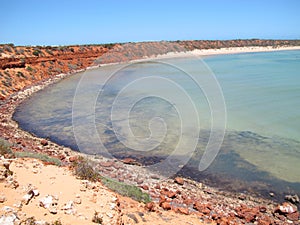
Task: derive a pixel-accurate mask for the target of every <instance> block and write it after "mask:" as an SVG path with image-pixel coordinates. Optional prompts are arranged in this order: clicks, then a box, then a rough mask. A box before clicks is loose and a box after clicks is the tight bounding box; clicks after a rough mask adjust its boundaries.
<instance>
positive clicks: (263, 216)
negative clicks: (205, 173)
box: [0, 46, 300, 224]
mask: <svg viewBox="0 0 300 225" xmlns="http://www.w3.org/2000/svg"><path fill="white" fill-rule="evenodd" d="M281 50H300V46H293V47H288V46H287V47H278V48H273V47H272V46H267V47H256V46H254V47H233V48H221V49H205V50H193V51H187V52H169V53H167V54H161V55H155V56H150V57H144V58H142V59H136V60H132V62H136V61H143V60H151V59H164V58H174V57H189V56H198V57H203V56H212V55H220V54H237V53H250V52H269V51H281ZM105 65H110V64H109V63H107V64H105ZM100 66H104V65H103V64H101V65H100ZM80 71H82V70H80ZM74 72H75V73H76V72H78V71H75V70H74V71H73V73H74ZM73 73H69V74H59V75H56V76H52V77H51V78H50V79H48V80H45V81H43V82H40V83H38V84H35V83H32V84H31V85H30V86H29V87H27V88H25V89H23V90H21V91H18V92H16V93H15V94H13V95H11V96H10V97H9V98H8V99H6V100H4V101H3V102H2V103H1V105H0V120H1V123H0V131H1V136H2V137H3V138H5V139H6V140H7V141H9V142H10V143H13V144H14V145H13V147H12V150H14V151H20V152H22V151H31V152H36V153H38V152H42V153H46V154H48V155H50V156H51V157H55V158H58V159H60V160H61V161H62V162H64V164H65V165H68V164H69V163H70V161H72V160H73V159H74V158H73V157H74V156H77V155H78V154H79V153H77V152H74V151H72V150H71V149H69V148H66V147H64V146H59V145H57V144H56V143H53V142H51V141H49V140H44V139H42V138H39V137H35V136H34V135H32V134H30V133H28V132H26V131H23V130H22V129H20V128H19V127H18V124H17V123H16V122H15V121H13V119H12V115H13V113H14V111H15V109H16V107H17V106H18V105H19V104H20V103H21V102H22V101H24V100H25V99H26V98H28V97H30V96H31V95H32V94H33V93H35V92H37V91H39V90H42V89H43V88H45V87H46V86H49V85H51V84H53V83H55V82H59V80H61V79H63V78H65V77H68V76H71V75H72V74H73ZM43 141H46V142H47V144H46V145H44V144H43V143H45V142H43ZM93 160H96V162H97V164H98V169H99V171H100V172H101V174H102V175H104V176H108V177H111V176H114V174H116V177H113V178H114V179H117V180H119V181H123V182H127V180H129V178H128V175H129V174H137V175H136V176H135V177H136V178H137V179H136V180H135V181H134V182H131V184H133V185H136V186H140V187H141V189H142V190H143V191H144V192H146V193H149V194H150V196H151V197H152V199H153V204H154V205H155V210H153V212H152V209H150V208H149V207H148V208H147V207H146V208H145V204H143V203H138V202H135V201H133V200H130V199H126V198H123V197H121V196H120V195H118V194H115V193H112V192H111V191H109V190H107V188H105V187H103V186H102V185H101V184H100V183H97V184H96V186H97V191H95V190H89V191H87V192H84V193H83V194H80V184H81V181H79V180H77V179H76V178H75V177H74V176H73V175H72V174H71V173H70V171H69V170H68V169H67V168H65V167H63V168H59V167H55V166H52V165H50V166H49V165H43V163H41V162H40V161H36V160H22V159H17V160H12V164H11V170H12V171H13V172H15V174H14V176H16V177H15V179H16V180H18V182H19V183H20V184H22V185H21V186H22V187H24V186H26V185H27V186H28V185H29V184H33V185H34V186H35V187H37V188H38V189H39V190H40V194H41V195H43V196H44V195H47V194H49V195H55V194H56V193H58V194H59V193H60V194H59V195H61V197H60V198H59V199H61V202H60V204H62V206H61V207H64V204H66V203H67V202H68V201H71V200H72V201H74V199H76V196H81V198H83V196H85V197H84V198H86V199H88V198H92V197H93V196H95V195H94V193H96V197H95V198H97V200H96V202H93V201H92V200H83V199H82V202H86V203H85V204H83V203H82V205H80V204H78V205H77V206H78V207H77V208H78V210H79V211H82V213H81V214H78V213H74V215H70V214H67V215H66V213H65V211H66V209H60V212H59V214H58V215H60V216H53V215H52V214H51V213H49V212H48V213H46V214H47V215H45V208H39V207H40V206H38V205H39V203H38V199H39V198H34V199H33V201H32V202H30V207H35V210H31V208H30V209H29V206H24V207H23V208H22V207H21V208H22V212H23V213H25V214H26V216H25V217H28V216H35V217H36V218H38V219H39V220H46V221H54V220H56V219H60V220H62V221H64V223H63V224H68V223H69V221H73V222H74V223H73V222H72V223H71V222H70V223H69V224H76V222H78V224H81V223H82V221H85V220H86V221H91V218H92V216H93V210H92V209H94V208H97V207H99V204H98V203H99V202H102V203H101V204H104V205H106V203H107V205H108V206H110V204H114V203H115V202H116V201H117V199H118V201H121V202H122V203H121V205H120V206H119V207H116V208H113V209H111V208H109V209H107V210H106V208H105V207H106V206H105V207H104V206H103V207H102V209H103V210H104V211H103V212H102V211H101V212H102V213H103V214H105V213H106V214H105V216H104V218H105V220H106V221H108V222H110V223H111V224H119V222H118V223H117V222H113V221H123V222H125V224H136V222H135V219H134V217H138V218H139V219H137V220H138V223H139V224H151V222H152V221H154V220H155V221H160V224H167V223H168V221H169V222H170V223H171V224H174V223H176V221H181V222H180V224H191V223H192V224H203V223H204V224H205V223H207V224H208V223H218V224H230V222H232V223H233V224H240V223H244V222H248V223H250V222H252V223H254V222H255V223H258V224H273V223H276V224H286V223H288V221H290V222H292V221H294V222H295V223H294V224H297V222H299V220H298V219H295V220H293V218H296V217H297V216H298V218H299V212H298V210H297V209H296V210H293V212H286V213H285V212H284V210H285V207H286V208H288V207H289V206H290V205H287V204H290V203H285V205H281V206H282V207H283V208H282V209H279V208H278V207H277V206H278V203H276V202H274V201H272V200H266V199H261V198H256V197H253V196H248V195H246V194H241V193H224V192H220V191H219V190H218V189H216V188H212V187H208V186H206V185H205V184H199V183H196V182H193V181H190V180H188V179H186V180H184V183H183V184H178V182H174V179H166V180H164V179H161V178H160V177H159V176H158V175H156V174H150V173H148V174H147V171H145V170H144V169H143V168H142V167H141V166H139V165H132V164H130V163H129V164H126V163H125V164H124V163H122V162H119V161H117V162H116V161H115V160H110V159H106V158H104V157H100V158H99V157H98V158H96V159H93ZM20 168H26V169H24V170H21V169H20ZM35 168H38V169H37V170H34V169H35ZM36 171H37V172H36ZM120 171H121V173H120ZM39 174H40V176H38V175H39ZM37 176H38V178H39V179H36V177H37ZM63 176H67V177H66V178H64V177H63ZM44 177H48V178H49V177H55V178H53V179H52V180H53V181H49V179H47V182H50V183H49V184H47V183H46V181H44V180H43V179H44ZM138 178H139V179H138ZM5 179H7V178H5ZM64 179H68V190H69V191H70V193H68V195H65V196H63V195H62V193H63V192H67V190H66V189H64V188H65V187H62V186H55V185H54V184H55V183H57V184H61V183H63V182H64ZM50 180H51V179H50ZM141 180H142V182H141ZM5 182H7V181H5ZM5 182H4V183H0V185H1V191H0V195H2V196H5V198H6V199H7V200H5V201H3V202H2V203H0V208H2V209H3V208H5V207H11V208H13V209H12V210H11V211H5V210H4V211H1V212H0V218H3V217H4V216H8V215H12V213H13V212H14V210H15V211H16V210H18V207H17V205H16V203H17V201H19V200H20V199H22V196H23V195H24V194H26V191H24V188H23V189H20V188H15V189H14V190H12V189H11V188H10V187H9V188H7V187H4V185H5ZM51 182H52V183H51ZM61 190H63V191H61ZM16 193H18V194H16ZM78 193H79V194H78ZM99 193H100V194H99ZM107 199H108V200H107ZM89 201H91V202H92V203H90V202H89ZM112 201H115V202H112ZM167 203H168V204H167ZM92 204H93V205H92ZM84 207H85V208H84ZM291 207H292V206H291ZM169 210H170V211H172V212H170V211H169ZM110 211H112V212H110ZM109 213H113V214H114V215H113V216H112V217H111V214H109ZM122 215H123V216H122ZM132 215H135V216H132ZM137 215H138V216H137ZM141 215H144V216H141ZM291 215H292V216H291ZM1 216H2V217H1ZM293 216H294V217H293ZM25 217H24V218H25ZM67 221H68V222H67ZM184 221H185V222H184Z"/></svg>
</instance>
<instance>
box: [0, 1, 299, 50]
mask: <svg viewBox="0 0 300 225" xmlns="http://www.w3.org/2000/svg"><path fill="white" fill-rule="evenodd" d="M0 7H1V13H0V43H14V44H15V45H70V44H97V43H111V42H130V41H131V42H135V41H152V40H155V41H159V40H191V39H197V40H200V39H246V38H264V39H299V38H300V13H299V12H300V0H273V1H270V0H198V1H196V0H181V1H179V0H172V1H169V0H147V1H142V0H140V1H138V0H127V1H126V0H119V1H117V0H82V1H78V0H73V1H67V0H59V1H58V0H45V1H43V0H19V1H17V0H1V1H0Z"/></svg>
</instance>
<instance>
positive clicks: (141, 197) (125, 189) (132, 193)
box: [101, 177, 151, 203]
mask: <svg viewBox="0 0 300 225" xmlns="http://www.w3.org/2000/svg"><path fill="white" fill-rule="evenodd" d="M101 181H102V183H103V185H104V186H106V187H108V188H109V189H111V190H113V191H115V192H117V193H119V194H120V195H123V196H127V197H130V198H132V199H134V200H136V201H139V202H144V203H148V202H150V201H151V198H150V196H149V194H147V193H144V192H142V190H141V189H140V188H139V187H136V186H134V185H129V184H125V183H121V182H118V181H115V180H112V179H109V178H105V177H102V178H101Z"/></svg>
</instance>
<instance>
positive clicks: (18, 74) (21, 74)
mask: <svg viewBox="0 0 300 225" xmlns="http://www.w3.org/2000/svg"><path fill="white" fill-rule="evenodd" d="M17 76H18V77H23V78H27V77H26V76H25V75H24V74H23V73H22V72H21V71H18V72H17Z"/></svg>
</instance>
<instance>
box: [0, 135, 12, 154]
mask: <svg viewBox="0 0 300 225" xmlns="http://www.w3.org/2000/svg"><path fill="white" fill-rule="evenodd" d="M10 147H11V144H10V143H9V142H8V141H6V140H4V139H3V138H0V155H13V152H12V150H11V148H10Z"/></svg>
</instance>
